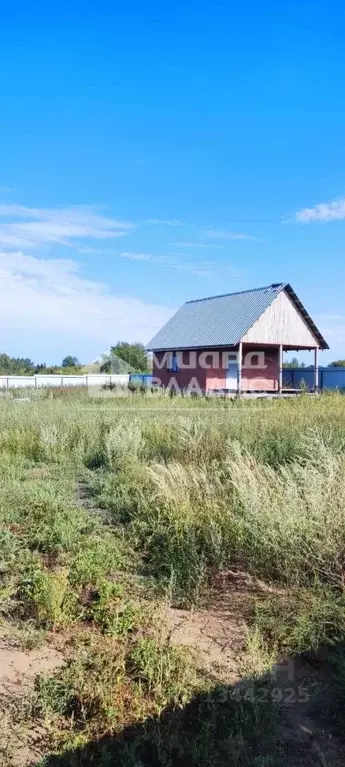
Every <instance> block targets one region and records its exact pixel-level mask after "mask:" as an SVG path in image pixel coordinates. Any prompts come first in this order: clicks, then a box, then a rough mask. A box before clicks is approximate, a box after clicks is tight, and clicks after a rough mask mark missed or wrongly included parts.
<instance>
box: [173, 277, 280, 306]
mask: <svg viewBox="0 0 345 767" xmlns="http://www.w3.org/2000/svg"><path fill="white" fill-rule="evenodd" d="M286 284H287V283H286V282H272V283H271V285H263V286H262V287H261V288H249V290H235V291H234V292H233V293H220V294H219V295H217V296H205V298H192V299H191V300H190V301H186V303H185V304H184V305H185V306H186V304H196V303H198V301H212V299H214V298H228V296H240V295H242V294H243V293H256V292H258V291H260V290H268V288H280V289H281V288H283V287H285V285H286Z"/></svg>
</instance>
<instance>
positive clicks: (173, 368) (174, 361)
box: [168, 352, 179, 373]
mask: <svg viewBox="0 0 345 767" xmlns="http://www.w3.org/2000/svg"><path fill="white" fill-rule="evenodd" d="M178 363H179V359H178V352H173V353H172V354H170V356H169V357H168V370H169V371H170V373H177V372H178V370H179V364H178Z"/></svg>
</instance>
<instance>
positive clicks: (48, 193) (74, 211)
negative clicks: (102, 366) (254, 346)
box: [0, 0, 345, 364]
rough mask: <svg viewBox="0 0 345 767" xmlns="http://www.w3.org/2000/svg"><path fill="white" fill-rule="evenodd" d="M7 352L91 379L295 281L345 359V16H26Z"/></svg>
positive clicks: (12, 189)
mask: <svg viewBox="0 0 345 767" xmlns="http://www.w3.org/2000/svg"><path fill="white" fill-rule="evenodd" d="M1 15H2V23H1V31H0V43H1V45H0V59H1V67H0V93H1V106H2V117H1V123H0V136H1V143H0V147H1V149H0V151H1V163H0V324H1V344H0V352H4V353H7V354H9V355H11V356H22V357H31V358H32V359H34V360H35V361H37V362H40V361H42V362H47V364H52V363H54V362H58V361H60V360H61V359H62V357H64V356H66V355H67V354H72V355H76V356H77V357H78V358H79V359H80V360H81V361H83V362H91V361H93V360H95V359H97V358H99V357H100V354H101V353H102V352H105V351H106V350H107V349H108V348H109V346H110V345H113V344H116V342H117V341H118V340H128V341H136V340H138V341H142V342H143V343H146V342H147V341H148V340H149V339H150V337H151V336H153V335H154V334H155V332H156V331H157V330H158V329H159V327H160V326H161V325H162V324H163V323H164V322H165V321H166V320H167V319H168V318H169V317H170V316H171V314H172V313H173V312H174V311H175V310H176V309H177V308H178V307H179V306H180V305H181V304H182V303H184V302H185V301H187V300H190V299H193V298H199V297H202V296H208V295H216V294H219V293H228V292H233V291H238V290H245V289H247V288H253V287H258V286H261V285H266V284H270V283H273V282H290V283H291V284H292V286H293V288H294V290H295V291H296V293H297V294H298V296H299V298H300V299H301V300H302V302H303V303H304V305H305V307H306V308H307V310H308V311H309V313H310V314H311V315H312V317H313V319H314V320H315V322H316V323H317V324H318V326H319V328H320V330H321V332H322V333H323V335H324V336H325V338H326V340H327V341H328V343H329V345H330V347H331V349H330V351H329V352H324V353H323V354H322V355H320V364H327V363H328V362H329V361H331V360H333V359H337V358H340V357H341V358H345V307H344V278H345V259H344V246H345V142H344V128H345V100H344V95H343V94H344V85H343V83H344V74H345V50H344V45H343V41H344V34H345V28H344V27H345V8H344V6H343V4H342V3H340V2H330V3H329V2H328V3H327V4H326V2H325V0H320V2H318V3H317V4H315V3H314V2H313V3H312V2H310V0H305V1H304V2H303V3H299V2H297V0H291V2H290V3H284V4H283V3H277V2H273V0H272V2H269V1H268V0H263V2H262V3H257V2H254V0H248V2H247V3H245V4H242V5H240V4H232V3H228V2H226V0H218V2H216V3H211V2H207V3H206V2H201V3H200V2H199V3H196V2H194V0H191V1H190V2H180V0H176V1H175V3H170V4H167V3H161V2H159V3H158V2H156V1H155V0H153V1H152V2H150V0H149V1H148V2H147V3H139V2H128V3H127V4H118V3H114V2H111V0H99V2H98V3H82V2H80V0H73V2H67V0H59V1H58V0H51V1H50V2H49V3H46V2H44V3H43V2H42V0H33V2H31V3H28V2H24V1H23V0H11V3H6V4H3V8H2V14H1Z"/></svg>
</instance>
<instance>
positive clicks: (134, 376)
mask: <svg viewBox="0 0 345 767" xmlns="http://www.w3.org/2000/svg"><path fill="white" fill-rule="evenodd" d="M152 379H153V375H152V374H151V373H131V374H130V376H129V383H130V384H134V385H135V386H146V387H148V388H149V387H150V386H152Z"/></svg>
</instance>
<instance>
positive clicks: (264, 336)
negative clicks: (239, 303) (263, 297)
mask: <svg viewBox="0 0 345 767" xmlns="http://www.w3.org/2000/svg"><path fill="white" fill-rule="evenodd" d="M242 341H243V342H244V343H261V344H283V345H285V346H292V347H298V346H304V347H307V348H315V347H317V346H320V343H319V341H318V339H317V338H316V336H314V334H313V333H312V331H311V329H310V327H309V326H308V324H307V322H306V321H305V320H304V318H303V317H302V316H301V314H300V312H299V311H298V309H297V308H296V306H295V304H294V303H293V301H292V299H291V298H290V296H289V295H288V294H287V293H286V292H285V290H281V291H280V292H279V293H278V295H277V296H276V298H274V300H273V301H272V303H271V304H270V305H269V306H268V307H267V308H266V309H265V311H264V312H263V313H262V314H261V316H260V317H259V318H258V319H257V320H256V321H255V322H254V324H253V325H252V326H251V328H249V330H248V331H247V333H246V334H245V335H244V336H243V337H242Z"/></svg>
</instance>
